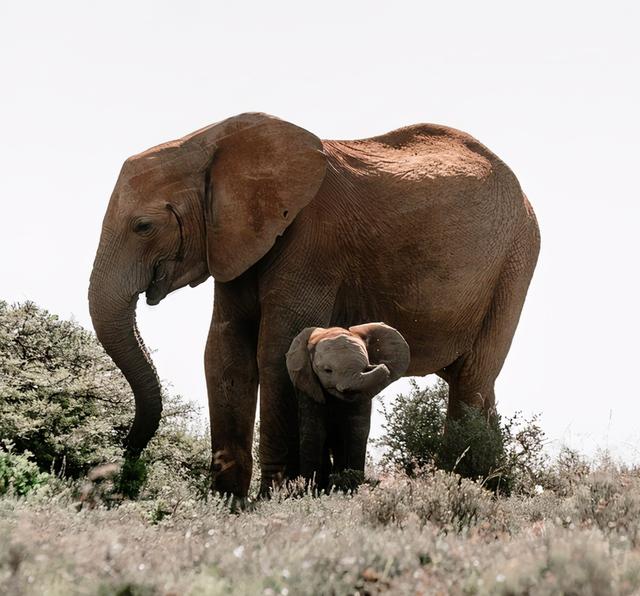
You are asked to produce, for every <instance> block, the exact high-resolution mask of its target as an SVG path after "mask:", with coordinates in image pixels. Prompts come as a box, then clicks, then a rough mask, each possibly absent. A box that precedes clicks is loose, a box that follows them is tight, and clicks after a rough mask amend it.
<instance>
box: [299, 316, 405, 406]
mask: <svg viewBox="0 0 640 596" xmlns="http://www.w3.org/2000/svg"><path fill="white" fill-rule="evenodd" d="M409 358H410V354H409V346H408V344H407V342H406V341H405V340H404V338H403V337H402V335H400V333H399V332H398V331H396V330H395V329H394V328H393V327H389V326H388V325H385V324H384V323H367V324H365V325H358V326H355V327H350V328H349V329H343V328H341V327H331V328H329V329H324V328H322V327H307V328H306V329H304V330H303V331H301V332H300V333H299V334H298V335H297V336H296V338H295V339H294V340H293V342H292V343H291V347H290V349H289V351H288V352H287V369H288V370H289V376H290V377H291V381H292V382H293V384H294V386H295V387H296V388H297V389H299V390H300V391H302V392H303V393H305V394H307V395H309V396H310V397H311V398H312V399H314V400H315V401H317V402H321V403H322V402H324V392H323V390H324V391H327V392H328V393H329V394H331V395H333V396H335V397H337V398H339V399H341V400H343V401H348V402H353V401H358V400H368V399H372V398H373V397H375V396H376V395H377V394H378V393H380V392H381V391H382V390H383V389H384V388H385V387H386V386H387V385H389V384H390V383H392V382H393V381H396V380H397V379H399V378H400V377H401V376H402V375H403V374H404V373H405V372H406V370H407V368H408V367H409Z"/></svg>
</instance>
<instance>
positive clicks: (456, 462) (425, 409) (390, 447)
mask: <svg viewBox="0 0 640 596" xmlns="http://www.w3.org/2000/svg"><path fill="white" fill-rule="evenodd" d="M447 399H448V389H447V385H446V383H444V382H443V381H439V382H438V383H437V384H436V385H435V386H434V387H426V388H424V389H420V388H419V387H418V385H417V384H416V383H415V382H414V381H412V384H411V390H410V392H409V393H408V394H407V395H404V394H401V395H399V396H398V397H397V398H396V400H395V401H394V403H393V407H392V408H386V407H385V406H384V404H383V407H382V412H383V415H384V417H385V424H384V425H383V429H384V431H385V432H384V435H383V436H382V438H381V439H379V441H378V444H379V445H381V446H382V447H383V448H384V449H385V452H384V455H383V459H384V461H385V462H386V463H388V464H393V465H394V466H399V467H401V468H402V469H403V470H404V471H405V472H406V473H408V474H409V475H415V474H416V473H418V472H419V471H420V470H421V469H423V468H425V467H427V468H428V467H430V466H436V467H439V468H442V469H444V470H448V471H454V472H456V473H457V474H460V475H461V476H463V477H465V478H472V479H482V480H484V482H485V484H486V485H487V486H488V487H490V488H492V489H497V490H499V491H500V492H506V493H509V492H511V491H512V490H516V491H517V492H523V493H530V494H532V493H534V492H535V490H536V487H537V486H538V485H540V484H542V483H544V482H546V475H547V457H546V455H545V454H544V451H543V447H544V440H545V437H544V432H543V431H542V429H541V428H540V426H539V424H538V418H537V416H534V417H533V418H531V419H529V420H523V419H522V417H521V415H520V414H516V415H514V416H513V417H512V418H509V419H506V420H504V419H503V418H501V417H500V416H499V415H497V414H496V415H494V416H491V417H490V418H489V419H487V417H486V415H485V414H484V413H483V412H482V411H480V410H477V409H475V408H470V407H463V413H462V416H461V417H460V418H459V419H457V420H449V421H446V411H447ZM445 421H446V424H445ZM445 426H446V432H445Z"/></svg>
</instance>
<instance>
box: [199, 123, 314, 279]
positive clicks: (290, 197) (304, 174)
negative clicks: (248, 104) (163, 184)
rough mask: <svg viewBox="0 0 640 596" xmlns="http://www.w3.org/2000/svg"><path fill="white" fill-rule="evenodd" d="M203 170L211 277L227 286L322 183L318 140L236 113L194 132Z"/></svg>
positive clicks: (259, 255)
mask: <svg viewBox="0 0 640 596" xmlns="http://www.w3.org/2000/svg"><path fill="white" fill-rule="evenodd" d="M191 141H195V142H199V143H200V145H201V147H203V148H204V149H205V151H209V152H210V154H211V155H212V157H213V159H212V161H211V162H210V165H209V166H208V168H207V171H206V172H205V186H206V188H205V195H206V196H205V225H206V235H207V261H208V265H209V272H210V273H211V275H213V277H214V278H215V279H216V280H218V281H222V282H224V281H230V280H232V279H234V278H235V277H237V276H238V275H240V274H242V273H244V272H245V271H246V270H247V269H248V268H249V267H251V266H252V265H253V264H255V263H256V262H257V261H258V260H260V259H261V258H262V257H263V256H264V255H265V254H266V253H267V252H268V251H269V249H270V248H271V247H272V246H273V245H274V243H275V241H276V238H277V237H278V236H280V235H282V233H283V232H284V231H285V229H286V228H287V227H288V226H289V225H290V224H291V222H292V221H293V220H294V219H295V217H296V215H297V214H298V212H299V211H300V210H301V209H302V208H303V207H305V206H306V205H307V204H308V203H309V202H310V201H311V200H312V199H313V197H314V196H315V195H316V193H317V192H318V190H319V189H320V185H321V184H322V181H323V180H324V175H325V170H326V157H325V155H324V153H323V149H322V142H321V141H320V139H318V137H316V136H315V135H313V134H311V133H310V132H308V131H306V130H304V129H302V128H299V127H298V126H295V125H293V124H290V123H289V122H285V121H283V120H279V119H277V118H274V117H273V116H268V115H267V114H242V115H240V116H236V117H234V118H230V119H229V120H225V121H223V122H221V123H218V124H215V125H213V126H211V127H210V128H208V129H204V130H203V131H200V132H199V133H195V135H194V137H193V138H192V139H191Z"/></svg>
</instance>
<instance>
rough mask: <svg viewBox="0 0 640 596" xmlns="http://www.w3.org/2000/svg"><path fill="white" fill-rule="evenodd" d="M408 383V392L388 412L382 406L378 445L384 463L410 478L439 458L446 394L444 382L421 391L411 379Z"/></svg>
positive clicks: (400, 395) (383, 405)
mask: <svg viewBox="0 0 640 596" xmlns="http://www.w3.org/2000/svg"><path fill="white" fill-rule="evenodd" d="M410 383H411V390H410V392H409V393H408V394H407V395H405V394H403V393H401V394H399V395H398V396H397V397H396V399H395V401H394V402H393V409H392V410H391V411H390V410H388V409H387V407H386V405H385V404H384V403H382V414H383V416H384V418H385V424H384V425H383V426H382V428H383V429H384V431H385V434H384V436H383V437H382V439H380V441H379V444H380V445H381V446H383V447H384V448H385V450H386V451H385V453H384V455H383V460H384V461H385V462H387V463H392V464H393V465H395V466H399V467H400V468H402V469H403V470H404V471H405V473H407V474H409V475H410V476H411V475H413V474H414V472H415V470H416V469H418V468H423V467H425V466H429V465H431V464H433V463H435V461H436V459H437V458H438V454H439V453H440V450H441V447H442V432H443V429H444V422H445V418H446V413H447V399H448V395H449V391H448V388H447V384H446V383H445V382H444V381H439V382H438V384H437V385H435V387H425V388H424V389H420V387H418V384H417V383H416V382H415V381H414V380H413V379H411V381H410Z"/></svg>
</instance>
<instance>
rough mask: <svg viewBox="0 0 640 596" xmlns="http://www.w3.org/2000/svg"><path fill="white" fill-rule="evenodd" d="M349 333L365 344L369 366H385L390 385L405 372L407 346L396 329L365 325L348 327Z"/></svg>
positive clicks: (407, 362)
mask: <svg viewBox="0 0 640 596" xmlns="http://www.w3.org/2000/svg"><path fill="white" fill-rule="evenodd" d="M349 331H351V333H354V334H355V335H358V336H360V337H361V338H362V339H363V340H364V342H365V343H366V344H367V351H368V352H369V362H371V364H386V365H387V368H388V369H389V372H390V373H391V379H390V381H389V382H390V383H391V382H393V381H397V380H398V379H399V378H400V377H401V376H403V375H404V373H405V372H407V369H408V368H409V362H410V360H411V352H410V350H409V344H408V343H407V342H406V341H405V339H404V337H402V335H400V333H399V332H398V331H397V330H396V329H394V328H393V327H389V325H386V324H385V323H365V324H364V325H356V326H355V327H350V328H349Z"/></svg>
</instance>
